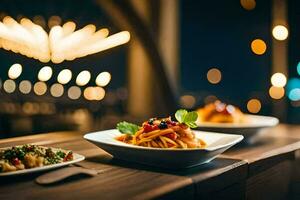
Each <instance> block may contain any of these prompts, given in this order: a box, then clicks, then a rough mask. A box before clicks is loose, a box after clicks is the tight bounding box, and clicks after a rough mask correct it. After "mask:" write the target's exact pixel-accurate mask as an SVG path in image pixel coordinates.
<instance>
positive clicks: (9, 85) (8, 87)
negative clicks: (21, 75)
mask: <svg viewBox="0 0 300 200" xmlns="http://www.w3.org/2000/svg"><path fill="white" fill-rule="evenodd" d="M3 89H4V91H5V92H7V93H13V92H14V91H15V90H16V83H15V81H13V80H10V79H9V80H6V81H4V83H3Z"/></svg>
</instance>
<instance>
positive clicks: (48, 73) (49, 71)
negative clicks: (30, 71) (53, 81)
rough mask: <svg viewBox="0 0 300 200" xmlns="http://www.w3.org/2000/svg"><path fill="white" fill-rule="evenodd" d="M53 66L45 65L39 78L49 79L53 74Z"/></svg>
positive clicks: (42, 79) (41, 79)
mask: <svg viewBox="0 0 300 200" xmlns="http://www.w3.org/2000/svg"><path fill="white" fill-rule="evenodd" d="M52 73H53V72H52V68H51V67H49V66H45V67H43V68H42V69H40V71H39V73H38V79H39V80H40V81H48V80H49V79H50V78H51V76H52Z"/></svg>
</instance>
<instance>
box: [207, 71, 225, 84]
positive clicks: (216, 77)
mask: <svg viewBox="0 0 300 200" xmlns="http://www.w3.org/2000/svg"><path fill="white" fill-rule="evenodd" d="M206 76H207V80H208V81H209V82H210V83H212V84H217V83H219V82H220V81H221V79H222V73H221V71H220V70H219V69H217V68H212V69H210V70H208V72H207V75H206Z"/></svg>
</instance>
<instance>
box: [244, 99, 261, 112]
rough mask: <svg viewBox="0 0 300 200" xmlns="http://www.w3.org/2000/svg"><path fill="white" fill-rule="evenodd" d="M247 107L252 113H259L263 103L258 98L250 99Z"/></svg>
mask: <svg viewBox="0 0 300 200" xmlns="http://www.w3.org/2000/svg"><path fill="white" fill-rule="evenodd" d="M247 109H248V111H249V112H250V113H258V112H259V111H260V109H261V103H260V101H259V100H258V99H250V100H249V101H248V103H247Z"/></svg>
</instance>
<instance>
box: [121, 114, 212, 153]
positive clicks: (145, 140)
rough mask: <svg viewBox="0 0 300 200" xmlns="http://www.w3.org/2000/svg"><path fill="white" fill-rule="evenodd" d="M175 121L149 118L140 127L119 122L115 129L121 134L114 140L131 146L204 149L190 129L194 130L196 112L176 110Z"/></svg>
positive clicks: (202, 142) (203, 145)
mask: <svg viewBox="0 0 300 200" xmlns="http://www.w3.org/2000/svg"><path fill="white" fill-rule="evenodd" d="M175 118H176V119H177V121H173V120H172V119H171V117H167V118H162V119H158V118H151V119H149V120H148V121H145V122H144V123H143V124H142V126H138V125H135V124H132V123H128V122H120V123H118V124H117V129H118V130H119V131H120V132H121V133H123V134H122V135H121V136H118V137H117V138H116V140H118V141H121V142H125V143H128V144H132V145H137V146H144V147H153V148H182V149H187V148H204V147H205V146H206V143H205V142H204V141H203V140H201V139H200V138H198V137H196V136H195V133H194V132H193V131H192V130H191V128H196V127H197V125H196V121H197V118H198V114H197V112H188V111H186V110H183V109H181V110H178V111H177V112H176V113H175Z"/></svg>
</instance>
